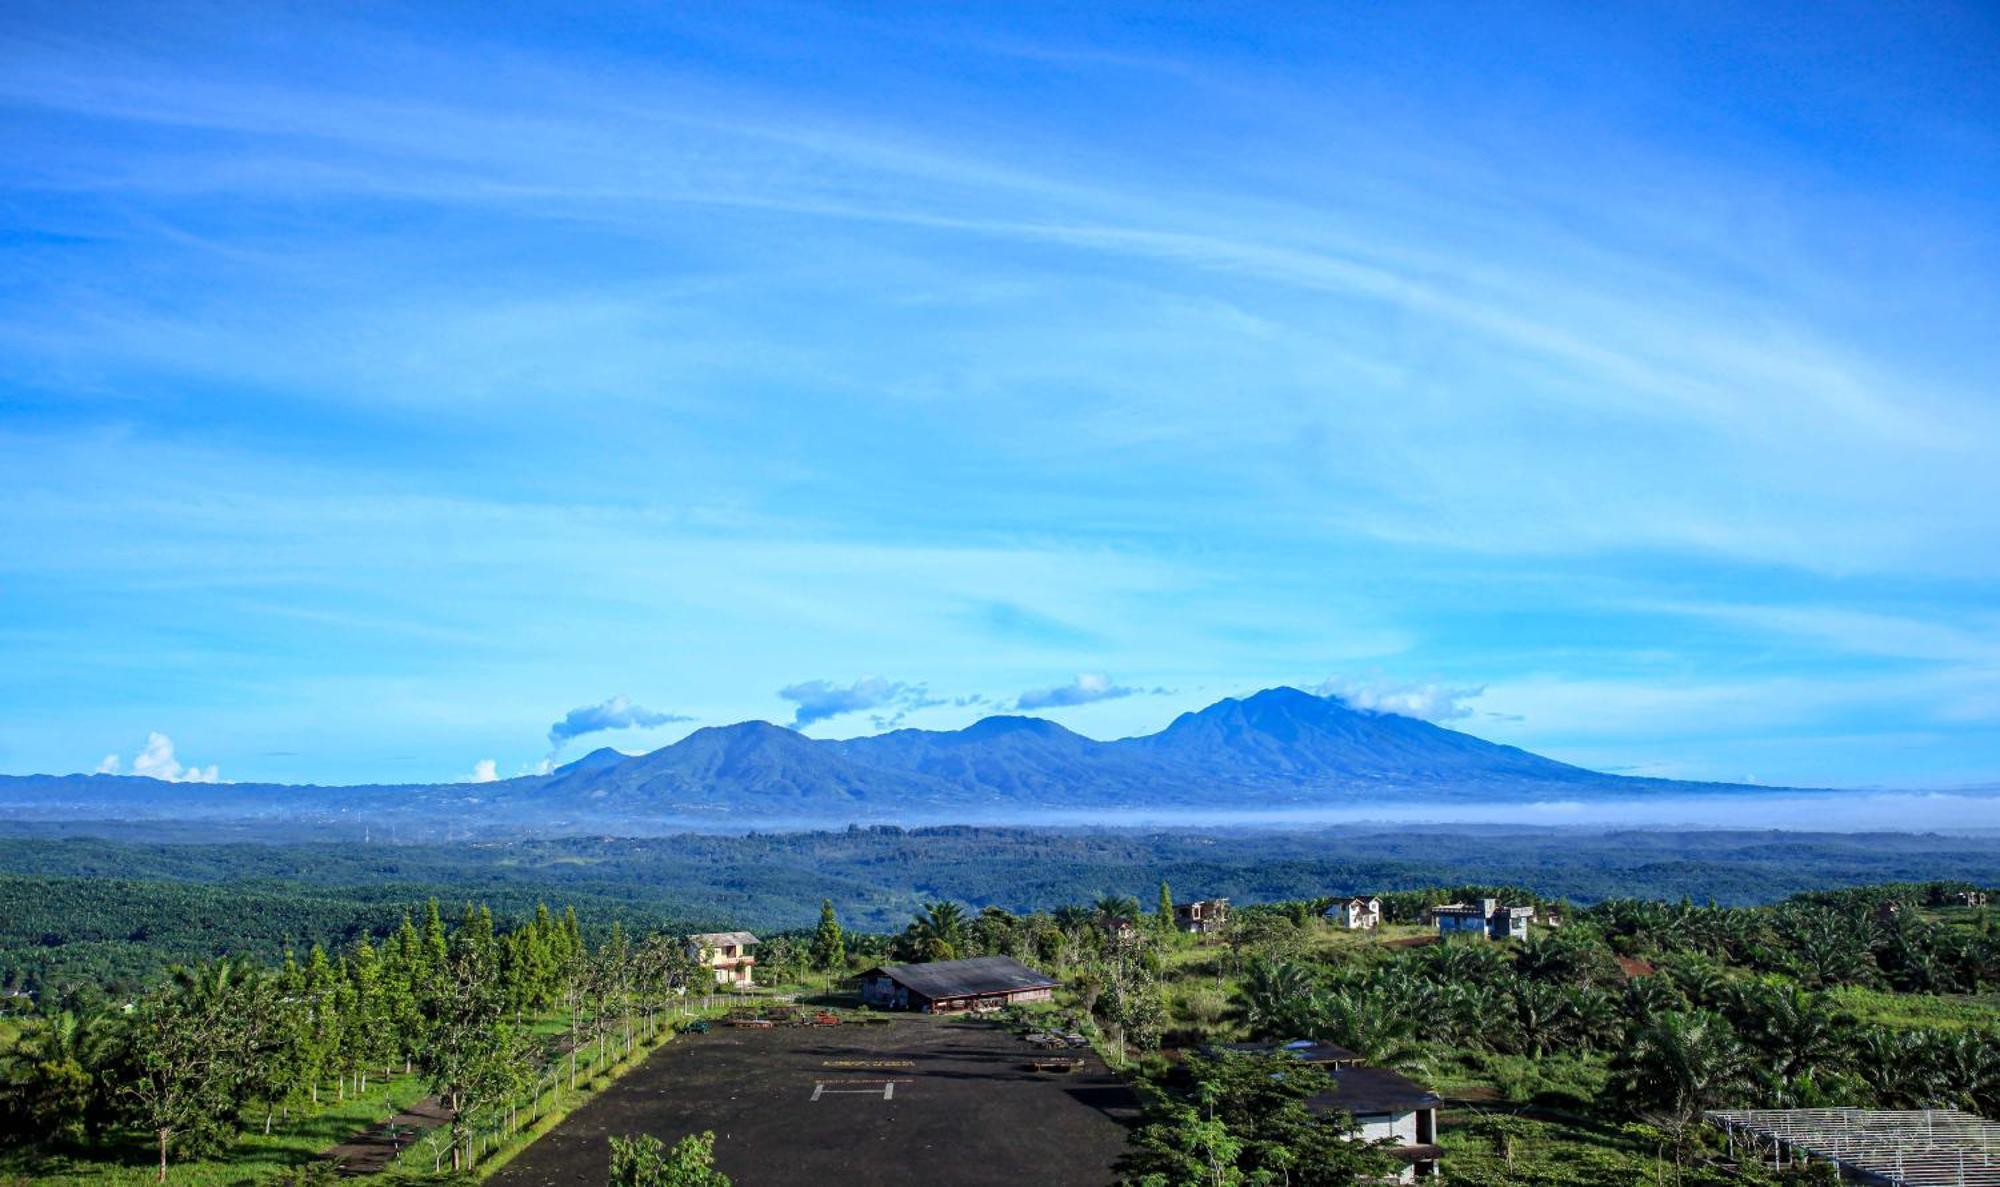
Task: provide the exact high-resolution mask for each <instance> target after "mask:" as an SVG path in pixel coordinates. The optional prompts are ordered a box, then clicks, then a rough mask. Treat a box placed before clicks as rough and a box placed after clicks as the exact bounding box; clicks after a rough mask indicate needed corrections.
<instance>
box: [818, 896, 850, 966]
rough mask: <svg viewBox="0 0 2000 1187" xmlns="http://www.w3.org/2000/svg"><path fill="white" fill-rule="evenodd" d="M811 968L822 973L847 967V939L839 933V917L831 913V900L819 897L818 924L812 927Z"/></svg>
mask: <svg viewBox="0 0 2000 1187" xmlns="http://www.w3.org/2000/svg"><path fill="white" fill-rule="evenodd" d="M812 962H813V968H815V969H817V970H818V971H819V972H822V973H827V974H831V973H836V972H839V971H840V970H842V969H844V968H846V967H847V941H846V939H845V938H844V937H843V936H842V935H841V931H840V917H839V916H837V915H835V914H834V913H833V900H832V899H830V898H829V899H821V900H820V903H819V926H818V927H816V928H814V929H813V938H812Z"/></svg>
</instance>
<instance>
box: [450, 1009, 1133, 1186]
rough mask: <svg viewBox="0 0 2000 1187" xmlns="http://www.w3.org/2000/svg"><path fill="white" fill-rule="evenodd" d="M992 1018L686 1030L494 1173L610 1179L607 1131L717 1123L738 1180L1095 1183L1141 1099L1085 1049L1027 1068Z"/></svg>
mask: <svg viewBox="0 0 2000 1187" xmlns="http://www.w3.org/2000/svg"><path fill="white" fill-rule="evenodd" d="M1032 1053H1033V1049H1032V1048H1030V1047H1029V1046H1028V1045H1027V1044H1026V1043H1024V1042H1022V1041H1021V1040H1020V1039H1019V1038H1016V1037H1015V1036H1013V1035H1011V1034H1009V1033H1008V1032H1006V1031H1005V1030H1003V1029H1001V1028H1000V1027H998V1026H996V1025H994V1024H991V1023H985V1022H973V1021H970V1020H951V1021H944V1020H938V1019H931V1018H917V1017H904V1018H898V1019H896V1020H895V1021H894V1022H892V1023H890V1024H888V1025H878V1026H859V1025H853V1024H850V1025H845V1026H838V1027H809V1028H797V1029H778V1030H739V1029H734V1028H730V1027H719V1028H717V1029H716V1030H715V1031H713V1032H711V1033H709V1034H706V1035H685V1036H682V1037H680V1038H677V1039H675V1040H674V1041H673V1042H671V1043H669V1044H668V1045H667V1046H665V1047H663V1048H661V1049H660V1050H659V1051H657V1052H655V1053H654V1055H653V1056H652V1058H650V1059H648V1060H647V1061H646V1063H645V1064H644V1065H643V1066H641V1067H640V1068H639V1069H637V1070H636V1071H634V1072H632V1073H631V1074H629V1075H627V1076H626V1077H625V1078H624V1079H622V1080H620V1081H619V1082H618V1083H617V1084H614V1085H612V1087H611V1088H609V1089H608V1090H606V1091H605V1092H604V1093H603V1094H601V1095H600V1096H598V1097H597V1098H596V1099H595V1100H593V1101H591V1102H590V1103H589V1104H588V1105H586V1106H584V1107H583V1108H581V1109H578V1110H577V1111H576V1112H575V1113H573V1114H571V1115H570V1117H569V1118H568V1120H566V1121H564V1122H563V1124H562V1125H561V1126H559V1127H557V1128H556V1129H555V1130H554V1131H553V1132H551V1133H549V1134H548V1135H547V1136H545V1137H543V1138H542V1139H541V1140H540V1141H538V1142H536V1143H535V1144H534V1145H533V1146H530V1147H529V1148H528V1149H526V1150H524V1151H522V1152H521V1154H520V1155H519V1156H517V1157H516V1158H515V1159H514V1161H513V1162H511V1163H509V1164H508V1165H507V1166H505V1167H503V1168H502V1169H501V1171H500V1173H499V1174H497V1175H495V1176H494V1177H493V1178H492V1179H491V1180H489V1182H490V1183H491V1184H493V1185H494V1187H551V1185H554V1184H563V1185H565V1187H566V1185H568V1184H574V1183H589V1184H592V1185H593V1187H597V1185H600V1184H602V1183H603V1182H604V1179H605V1172H606V1170H607V1168H608V1167H609V1165H610V1144H609V1142H608V1140H607V1139H609V1138H610V1137H611V1136H612V1135H614V1134H616V1135H626V1134H638V1133H650V1134H652V1135H653V1136H655V1137H657V1138H659V1139H661V1140H662V1141H665V1142H667V1143H669V1144H671V1143H673V1142H674V1141H676V1140H678V1139H679V1138H680V1137H682V1136H683V1135H685V1134H689V1133H697V1132H700V1131H702V1130H705V1129H712V1130H714V1131H715V1135H716V1141H715V1151H716V1166H717V1167H719V1168H720V1169H721V1170H722V1171H723V1172H725V1173H726V1174H728V1175H729V1176H730V1177H731V1178H732V1179H733V1180H735V1182H736V1185H737V1187H790V1185H792V1184H799V1185H802V1187H846V1185H848V1184H856V1185H861V1184H868V1185H870V1187H902V1185H904V1184H908V1185H910V1187H917V1185H923V1187H1028V1185H1046V1187H1104V1185H1105V1184H1109V1183H1113V1182H1115V1181H1116V1180H1117V1171H1116V1170H1115V1165H1116V1163H1117V1161H1118V1158H1119V1156H1120V1155H1121V1154H1123V1153H1124V1150H1125V1140H1126V1135H1127V1132H1128V1127H1129V1125H1130V1124H1131V1123H1132V1122H1133V1121H1134V1120H1135V1119H1136V1117H1137V1115H1138V1101H1137V1100H1136V1099H1135V1098H1134V1097H1133V1095H1132V1093H1131V1091H1130V1090H1129V1089H1127V1088H1126V1087H1125V1086H1124V1085H1123V1084H1121V1083H1119V1081H1118V1080H1117V1078H1116V1077H1114V1076H1112V1075H1111V1073H1110V1071H1109V1070H1108V1069H1107V1068H1105V1066H1104V1064H1103V1063H1102V1062H1101V1061H1099V1060H1098V1059H1097V1057H1096V1056H1095V1055H1090V1056H1089V1061H1088V1063H1086V1065H1085V1066H1084V1068H1083V1069H1082V1070H1080V1071H1077V1072H1073V1073H1068V1074H1053V1073H1041V1072H1036V1071H1034V1070H1033V1069H1031V1068H1029V1067H1028V1065H1027V1062H1026V1061H1027V1057H1028V1056H1029V1055H1031V1054H1032Z"/></svg>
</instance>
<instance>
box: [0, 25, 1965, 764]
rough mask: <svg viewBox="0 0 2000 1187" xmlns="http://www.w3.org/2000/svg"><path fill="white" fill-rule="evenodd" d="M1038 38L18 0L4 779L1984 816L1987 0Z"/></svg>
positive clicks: (1080, 29)
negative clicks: (1102, 752)
mask: <svg viewBox="0 0 2000 1187" xmlns="http://www.w3.org/2000/svg"><path fill="white" fill-rule="evenodd" d="M1085 7H1086V9H1087V10H1086V11H1078V6H1075V5H1062V6H1046V7H1044V6H1037V5H1029V4H1019V5H1005V6H999V5H996V6H986V7H984V8H977V7H974V6H937V7H904V8H897V9H895V10H890V9H885V8H883V7H881V6H863V5H856V6H853V7H847V8H841V7H817V6H804V5H801V6H762V5H725V6H692V5H691V6H676V7H675V8H674V9H670V10H668V11H652V10H647V9H639V8H634V9H625V8H620V7H617V6H613V5H593V6H586V7H584V8H582V9H579V8H576V7H575V6H571V7H568V8H565V9H564V10H563V11H562V12H561V13H560V14H555V15H552V14H551V13H549V12H548V11H540V12H537V11H536V10H534V9H530V8H526V7H512V6H507V5H493V4H481V5H472V4H467V5H462V6H438V5H434V6H390V5H328V6H324V7H316V6H312V5H288V6H284V7H283V8H279V7H275V6H269V7H267V6H251V7H243V6H226V5H219V6H170V5H156V4H144V5H130V6H118V5H111V4H98V5H89V6H80V5H74V4H47V5H42V4H26V3H19V2H15V3H9V4H8V5H7V19H6V20H5V21H0V150H4V151H0V450H4V454H0V456H4V457H5V459H6V464H5V470H4V481H0V770H6V771H14V772H27V771H72V770H90V769H93V768H95V767H96V766H97V765H98V764H99V762H100V760H102V759H103V758H104V757H105V756H106V755H112V754H115V755H117V756H119V764H120V765H119V769H133V763H134V761H135V756H139V755H140V754H141V752H142V749H143V748H146V747H148V746H149V745H150V746H151V750H150V751H149V752H147V755H148V756H146V757H141V758H139V759H138V761H140V762H141V763H142V764H143V769H146V770H150V771H156V772H162V773H168V774H175V773H178V774H181V775H183V776H185V775H187V774H189V773H190V772H194V773H197V774H202V775H205V774H207V773H209V769H210V768H211V767H213V768H214V769H215V770H216V771H219V774H220V777H222V778H225V779H237V780H246V779H282V780H314V781H321V782H346V781H359V780H377V779H379V780H433V779H443V778H449V777H464V776H470V775H472V774H474V773H475V772H478V773H481V774H484V773H489V772H497V773H498V774H500V775H507V774H511V773H514V772H516V771H522V770H529V769H533V768H534V767H535V766H536V764H538V763H540V762H542V761H544V760H545V759H546V758H548V757H549V756H550V755H551V754H552V753H553V754H554V756H555V757H556V759H557V761H561V760H562V759H563V758H565V757H571V756H574V755H576V754H580V753H582V752H583V751H584V750H586V749H589V748H590V747H592V746H594V745H599V744H611V745H617V746H620V747H621V748H625V749H631V750H636V749H641V748H644V747H650V746H655V745H660V744H664V743H665V742H668V741H671V740H672V739H674V738H676V737H679V736H681V735H682V734H684V733H686V732H687V731H688V730H690V729H693V728H696V727H698V726H700V725H703V724H718V723H723V722H728V721H734V720H739V719H743V718H749V717H762V718H768V719H771V720H777V721H785V722H796V723H798V724H800V725H801V726H802V727H803V728H805V729H806V730H807V731H808V732H810V733H813V734H815V735H818V736H841V735H847V734H852V733H857V732H864V731H869V730H873V729H877V728H882V727H883V726H885V725H887V724H890V723H892V722H896V721H900V722H902V723H903V724H910V725H923V726H936V727H949V726H957V725H962V724H965V723H967V722H969V721H971V720H973V719H975V718H976V717H978V716H980V715H982V714H983V713H988V712H994V711H998V710H1002V709H1014V708H1019V709H1023V710H1026V711H1032V712H1038V713H1046V714H1048V715H1050V716H1052V717H1055V718H1056V719H1058V720H1061V721H1063V722H1064V723H1065V724H1067V725H1070V726H1071V727H1072V728H1075V729H1078V730H1081V731H1083V732H1085V733H1089V734H1093V735H1097V736H1117V735H1121V734H1128V733H1137V732H1146V731H1150V730H1152V729H1156V728H1158V727H1159V726H1160V725H1162V724H1164V723H1165V722H1166V721H1167V720H1168V719H1170V718H1171V716H1172V715H1173V714H1174V713H1176V712H1179V711H1181V710H1183V709H1186V708H1191V707H1196V706H1199V705H1201V704H1205V703H1207V702H1209V701H1212V700H1214V699H1216V698H1218V697H1220V696H1224V695H1232V694H1240V693H1243V692H1246V691H1250V690H1254V689H1256V688H1260V687H1264V686H1268V685H1272V684H1278V683H1289V684H1297V685H1300V686H1308V687H1320V688H1325V689H1327V690H1331V691H1338V692H1340V693H1342V694H1344V695H1347V696H1349V697H1350V698H1352V699H1354V700H1356V701H1357V702H1358V703H1362V704H1367V705H1378V706H1382V707H1386V708H1397V709H1404V710H1408V711H1413V712H1419V713H1423V714H1426V715H1429V716H1432V717H1434V718H1437V719H1440V720H1443V721H1445V722H1446V723H1447V724H1450V725H1452V726H1454V727H1456V728H1461V729H1466V730H1469V731H1471V732H1474V733H1478V734H1480V735H1482V736H1486V737H1490V738H1495V739H1498V740H1502V741H1506V742H1512V743H1517V744H1520V745H1525V746H1529V747H1531V748H1534V749H1537V750H1540V751H1543V752H1545V753H1548V754H1551V755H1554V756H1556V757H1559V758H1563V759H1567V760H1570V761H1574V762H1580V763H1584V764H1587V765H1591V766H1596V767H1599V768H1603V769H1608V770H1619V771H1633V772H1644V773H1653V774H1664V775H1675V776H1688V777H1703V778H1727V779H1756V780H1761V781H1765V782H1772V783H1813V784H1840V785H1846V784H1856V785H1865V784H1886V785H1944V784H1960V783H1974V782H1986V781H1995V780H2000V596H1996V595H2000V386H1997V385H1996V380H2000V350H1996V348H1995V343H1996V342H2000V300H1996V297H2000V294H1996V291H1995V288H1996V278H2000V234H1996V232H2000V18H1996V16H1995V14H1994V13H1993V11H1992V10H1991V9H1990V8H1987V9H1984V10H1982V9H1981V8H1980V7H1978V6H1966V7H1954V6H1950V5H1854V6H1839V5H1824V4H1811V5H1797V6H1779V5H1752V6H1743V5H1725V4H1715V5H1701V4H1691V5H1674V6H1666V5H1635V6H1629V7H1621V6H1581V7H1578V6H1571V7H1561V8H1559V7H1539V6H1531V5H1530V6H1505V7H1496V6H1474V5H1450V6H1429V5H1421V4H1419V5H1399V6H1394V7H1393V8H1392V9H1383V8H1380V7H1371V6H1322V7H1319V8H1314V7H1301V6H1297V5H1283V6H1275V5H1274V6H1269V7H1263V8H1257V7H1247V6H1231V7H1230V8H1228V9H1227V10H1225V9H1223V8H1221V7H1217V8H1213V9H1199V8H1193V7H1178V8H1169V9H1161V8H1159V7H1157V6H1131V7H1125V6H1115V5H1099V6H1085ZM153 734H159V735H161V736H162V741H166V740H170V742H171V746H172V747H173V751H172V753H171V754H170V755H169V754H166V753H165V752H163V750H162V748H161V744H160V743H159V742H153V743H149V741H148V739H149V736H150V735H153Z"/></svg>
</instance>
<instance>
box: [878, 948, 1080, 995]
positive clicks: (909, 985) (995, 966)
mask: <svg viewBox="0 0 2000 1187" xmlns="http://www.w3.org/2000/svg"><path fill="white" fill-rule="evenodd" d="M878 973H879V974H881V975H882V976H885V977H888V978H889V979H890V980H892V981H894V982H896V984H898V985H901V986H902V987H904V988H905V989H908V990H909V991H910V992H911V993H915V994H918V995H921V996H923V997H927V998H930V999H931V1000H932V1001H937V1000H939V999H941V998H952V997H983V996H986V995H988V994H996V993H1019V992H1022V991H1024V990H1029V989H1054V988H1055V987H1056V982H1054V981H1052V980H1050V979H1049V978H1047V977H1045V976H1043V975H1042V974H1040V973H1038V972H1036V971H1035V970H1033V969H1031V968H1029V967H1028V966H1027V965H1025V964H1022V963H1021V962H1020V961H1018V960H1015V959H1014V958H1013V957H1011V956H975V957H973V958H972V959H971V960H934V961H931V962H929V963H928V964H885V965H879V966H877V967H875V968H872V969H869V970H868V971H867V972H865V973H863V974H862V976H864V977H872V976H875V975H877V974H878Z"/></svg>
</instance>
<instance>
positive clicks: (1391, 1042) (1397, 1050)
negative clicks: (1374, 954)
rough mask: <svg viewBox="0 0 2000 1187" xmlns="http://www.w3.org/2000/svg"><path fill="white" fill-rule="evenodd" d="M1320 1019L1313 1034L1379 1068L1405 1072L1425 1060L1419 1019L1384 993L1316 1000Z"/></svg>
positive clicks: (1343, 995)
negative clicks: (1418, 1023) (1420, 1038)
mask: <svg viewBox="0 0 2000 1187" xmlns="http://www.w3.org/2000/svg"><path fill="white" fill-rule="evenodd" d="M1315 1001H1316V1002H1317V1004H1318V1006H1319V1016H1318V1018H1317V1019H1316V1020H1315V1022H1314V1024H1313V1027H1312V1032H1313V1037H1314V1038H1321V1039H1326V1040H1327V1041H1329V1042H1334V1043H1339V1044H1340V1045H1341V1046H1343V1047H1345V1048H1347V1049H1348V1050H1350V1051H1352V1052H1354V1053H1355V1054H1356V1055H1359V1056H1360V1057H1361V1058H1362V1060H1363V1061H1365V1062H1367V1063H1370V1064H1373V1065H1374V1066H1376V1067H1385V1068H1389V1069H1391V1070H1394V1071H1403V1070H1406V1069H1409V1068H1413V1067H1415V1066H1417V1064H1419V1063H1421V1062H1422V1061H1423V1047H1422V1046H1421V1045H1420V1044H1419V1043H1418V1042H1417V1025H1416V1019H1415V1018H1414V1017H1412V1016H1411V1015H1409V1014H1406V1013H1404V1012H1402V1011H1401V1010H1400V1009H1397V1008H1396V1007H1395V1004H1394V1003H1393V1002H1392V1001H1391V1000H1389V999H1388V998H1387V997H1385V996H1384V995H1382V994H1379V993H1378V994H1362V993H1331V994H1327V995H1326V996H1325V997H1321V998H1317V999H1315Z"/></svg>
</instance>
